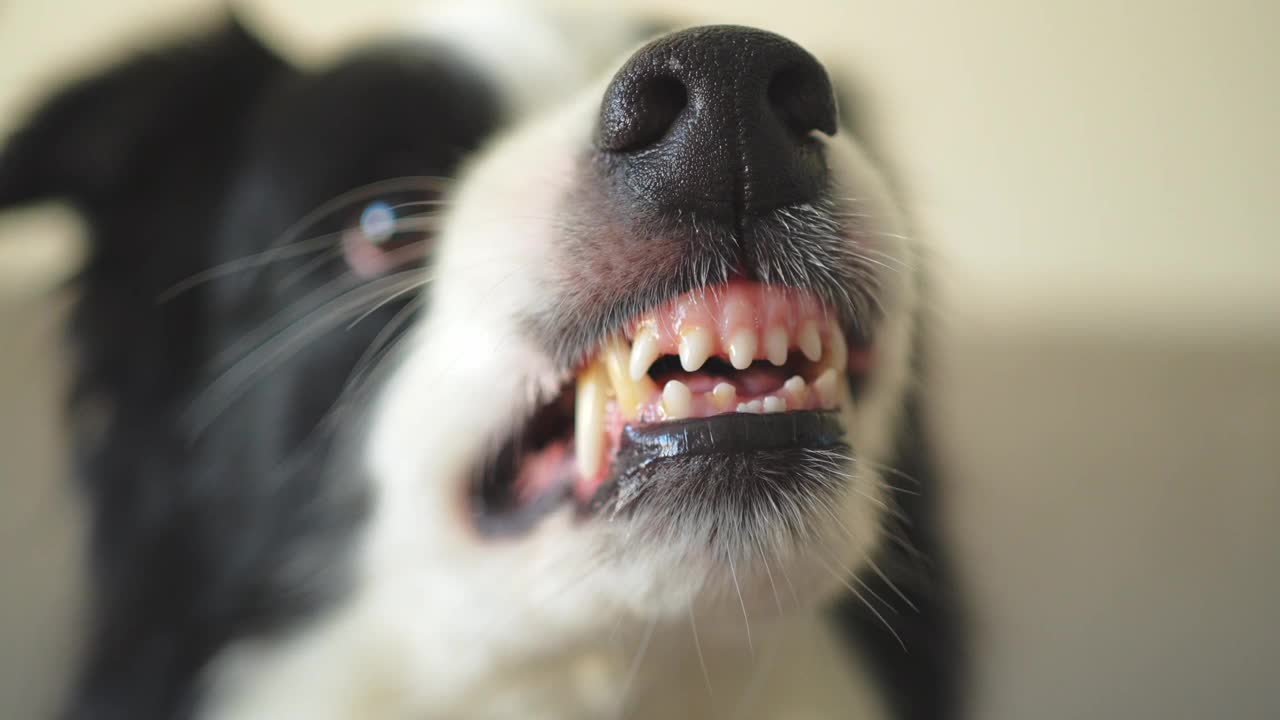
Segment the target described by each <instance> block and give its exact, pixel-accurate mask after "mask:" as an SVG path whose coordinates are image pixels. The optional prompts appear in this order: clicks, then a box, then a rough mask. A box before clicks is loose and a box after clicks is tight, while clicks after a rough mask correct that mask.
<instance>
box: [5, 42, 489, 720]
mask: <svg viewBox="0 0 1280 720" xmlns="http://www.w3.org/2000/svg"><path fill="white" fill-rule="evenodd" d="M499 120H500V108H499V104H498V98H497V96H496V94H495V93H494V92H493V91H492V90H491V89H490V88H489V87H488V85H487V84H486V83H485V81H484V79H483V78H481V77H479V76H478V75H473V74H471V73H468V72H466V71H465V69H464V67H463V66H462V65H461V64H460V63H458V62H457V61H456V60H455V59H454V58H450V57H446V56H443V55H441V54H439V53H438V52H433V51H431V50H430V49H429V48H422V47H417V46H413V45H410V44H405V45H401V46H384V47H380V48H377V49H372V50H369V51H367V52H363V53H361V54H359V55H356V56H353V57H351V58H348V59H346V60H345V61H343V62H341V63H339V64H338V65H336V66H335V67H333V68H331V69H329V70H326V71H324V72H320V73H316V74H308V73H304V72H301V71H299V70H296V69H294V68H292V67H290V66H289V65H288V64H286V63H285V62H283V61H282V60H280V59H279V58H277V57H275V56H274V55H273V54H272V53H271V52H269V51H268V50H267V49H265V48H264V47H262V46H261V45H260V44H259V43H258V42H256V41H255V40H254V39H253V38H252V37H251V36H250V35H249V33H247V32H246V31H245V30H243V29H242V28H241V27H240V26H239V25H237V24H235V23H231V24H229V25H228V26H227V27H226V28H225V29H223V30H221V31H219V32H217V33H215V34H213V35H211V36H209V37H207V38H204V39H201V40H199V41H197V42H194V43H191V44H187V45H183V46H180V47H174V48H171V49H168V50H165V51H161V52H156V53H153V54H150V55H148V56H146V57H141V58H137V59H133V60H130V61H128V62H127V63H125V64H123V65H121V66H119V67H116V68H114V69H111V70H109V71H107V72H105V73H104V74H102V75H100V76H98V77H94V78H90V79H88V80H85V81H83V82H81V83H79V84H76V85H73V86H72V87H70V88H69V89H67V90H64V91H63V92H61V93H60V94H59V95H57V96H56V97H54V98H53V99H51V100H50V101H49V102H48V103H46V104H45V105H44V106H43V107H42V108H40V109H39V110H38V111H37V112H35V113H34V114H33V115H32V117H31V119H30V120H29V122H28V124H27V126H26V127H25V129H23V130H21V131H20V132H19V133H17V134H16V135H15V136H14V137H12V138H11V139H10V140H9V142H8V143H7V145H6V147H5V149H4V152H3V154H0V207H4V206H11V205H16V204H19V203H25V202H30V201H35V200H40V199H45V198H63V199H66V200H68V201H70V202H71V203H72V204H73V205H74V207H76V208H77V209H78V210H79V211H81V212H82V213H83V214H84V216H85V218H86V219H87V221H88V226H89V228H90V232H91V234H92V237H91V242H92V250H91V255H90V258H89V261H88V263H87V266H86V267H85V269H84V271H83V273H82V275H81V276H80V278H79V280H78V282H77V289H78V291H79V293H80V300H79V302H78V303H77V306H76V309H75V313H74V319H73V322H72V326H73V327H72V333H71V336H72V345H73V347H74V349H75V354H76V369H77V379H76V384H75V389H74V392H73V394H72V398H71V413H72V418H73V421H75V423H76V425H77V427H78V431H77V432H76V449H77V454H78V475H79V478H80V481H81V483H82V485H83V488H84V491H85V492H86V493H87V494H88V496H89V502H88V506H89V508H90V509H91V522H92V531H91V537H90V546H91V552H92V562H93V573H92V587H93V593H92V595H93V597H94V598H95V606H94V607H93V609H92V618H91V633H90V636H89V638H88V639H87V641H86V644H87V647H86V648H85V652H84V657H85V659H84V663H83V666H82V668H81V671H80V673H79V678H78V681H77V682H76V685H75V690H74V693H73V698H72V701H71V703H70V705H69V707H68V709H67V713H66V717H68V718H77V719H79V718H83V719H85V720H88V719H90V718H92V719H93V720H110V719H112V718H121V719H124V718H128V719H130V720H139V719H145V718H181V717H186V716H188V715H189V714H190V713H191V712H192V710H193V708H194V706H195V703H196V702H197V699H198V695H199V692H200V688H199V687H198V684H197V681H198V677H199V673H200V671H201V670H202V669H203V668H204V667H205V666H206V664H207V663H208V662H209V661H210V659H211V658H212V657H213V656H214V655H215V654H216V653H217V652H218V651H219V650H220V649H222V648H224V647H226V646H227V645H228V644H229V643H231V642H233V641H235V640H236V639H239V638H243V637H247V636H254V635H261V634H264V633H272V632H279V631H281V630H283V629H285V628H286V627H287V626H288V625H289V623H291V622H295V621H297V620H298V619H300V618H304V617H306V616H307V615H308V613H310V612H312V611H314V610H315V609H316V608H318V607H319V606H321V605H323V604H324V603H325V602H327V601H328V600H329V599H331V598H332V596H333V595H334V594H335V593H338V592H341V590H342V588H343V581H342V568H343V561H342V550H343V548H346V547H349V546H350V544H351V543H349V542H347V540H348V539H349V537H350V535H351V534H352V533H354V532H356V531H357V529H358V527H359V524H360V523H359V521H360V517H361V515H362V513H363V512H364V510H365V506H366V503H367V488H366V487H365V483H364V482H363V481H362V480H361V479H360V478H358V477H354V476H349V475H348V474H347V473H346V472H345V465H344V463H342V462H341V460H342V457H341V447H342V440H343V439H342V438H340V437H338V436H336V435H335V434H334V433H333V432H331V429H332V427H333V424H332V423H323V422H322V420H324V419H325V418H326V417H328V416H329V414H330V413H331V411H333V410H334V409H335V406H336V403H337V402H338V400H339V395H340V393H341V392H342V391H343V389H344V388H345V387H346V386H347V385H348V383H349V381H350V380H351V375H352V372H353V370H355V369H356V365H357V363H358V362H359V361H360V360H361V359H362V357H363V356H364V355H365V353H366V351H368V350H369V346H370V345H371V344H372V343H373V341H374V340H375V338H376V337H378V333H379V332H380V331H381V330H382V329H383V328H384V327H386V326H387V325H388V322H389V320H390V318H391V317H392V316H394V314H395V313H396V312H398V311H399V310H400V308H401V307H402V303H390V304H388V305H387V306H386V307H383V308H381V309H379V310H377V311H376V312H373V313H372V314H370V315H369V316H368V317H366V318H364V319H363V320H361V321H360V322H359V323H357V324H356V325H355V326H354V327H352V328H350V329H347V328H346V324H347V323H348V322H351V321H352V320H354V319H355V317H347V318H346V322H344V323H342V324H341V325H339V326H338V327H337V328H336V329H331V332H327V333H319V332H318V333H315V335H316V337H314V338H312V339H311V341H310V342H309V343H308V344H307V348H306V351H305V352H302V353H298V354H296V355H294V356H292V357H289V358H272V360H271V362H267V363H265V364H264V365H262V366H261V367H258V368H257V370H258V372H255V373H252V380H251V382H252V383H253V386H252V391H251V392H244V391H243V388H236V387H227V386H226V383H225V382H223V383H222V384H221V385H219V384H217V383H218V381H219V379H220V378H225V377H226V375H225V373H226V371H227V370H228V368H233V367H234V366H235V363H236V362H237V361H241V360H246V358H247V361H251V362H253V363H255V366H256V363H258V362H259V361H261V360H262V358H261V353H258V354H257V355H255V354H254V353H255V351H256V350H258V349H259V348H261V347H263V346H266V345H267V343H268V341H269V340H270V339H271V338H272V336H273V335H274V334H275V333H279V332H281V331H282V328H283V327H284V326H285V325H286V324H287V322H286V321H287V320H290V319H297V318H298V317H301V316H304V315H305V314H306V313H311V312H315V311H320V312H318V313H317V314H316V315H314V316H313V317H319V316H320V315H321V314H324V312H325V311H324V310H322V307H324V306H325V303H332V302H333V301H335V299H336V298H339V297H343V296H342V295H341V293H342V292H344V291H356V290H359V288H360V285H361V282H360V281H359V280H356V279H354V278H352V277H351V276H350V275H349V274H347V273H346V266H345V265H344V263H343V260H342V257H341V254H340V253H337V252H333V248H334V247H336V246H337V239H336V235H334V236H333V237H334V242H333V243H332V245H331V246H329V247H326V248H325V249H324V251H321V252H311V253H307V254H304V255H299V256H297V257H282V258H280V259H278V260H277V261H273V262H269V263H267V262H264V263H260V264H256V265H253V266H250V267H247V268H244V269H241V270H239V271H237V272H229V273H227V274H225V276H222V277H217V278H213V279H211V280H209V281H208V282H191V283H184V281H187V280H189V279H191V278H192V277H193V276H196V274H197V273H201V272H202V271H206V270H208V269H209V268H217V267H220V266H222V265H224V264H225V263H229V262H232V261H236V260H237V259H240V258H244V257H247V256H251V255H253V254H255V253H260V252H262V251H264V250H267V249H268V248H269V247H271V246H272V245H273V243H280V242H281V241H282V240H283V239H285V238H290V239H292V240H307V239H314V238H320V237H323V236H325V235H326V234H329V233H335V232H336V231H338V230H340V229H341V228H342V227H344V226H345V225H348V224H349V223H350V221H351V219H352V217H353V215H354V213H357V212H358V211H359V210H360V205H361V204H362V203H363V202H367V201H368V200H372V199H374V198H375V197H376V195H375V194H374V193H369V194H368V197H363V198H357V199H356V200H354V201H353V203H352V204H351V205H345V206H340V207H336V208H334V209H333V212H331V213H328V214H326V215H325V216H323V217H318V218H313V222H310V223H308V224H307V226H305V227H295V228H292V230H293V232H290V230H291V226H292V225H293V223H295V222H296V221H297V220H298V219H299V218H302V217H304V216H305V215H307V213H309V212H311V211H312V210H314V209H315V208H317V207H319V206H321V205H322V204H323V203H325V202H326V201H330V200H332V199H333V198H334V197H336V196H339V195H341V194H342V193H345V192H348V191H351V190H353V189H356V188H360V187H362V186H366V185H368V184H369V183H373V182H375V181H380V180H385V179H387V178H398V177H404V176H444V177H447V176H449V175H451V174H452V173H453V171H454V169H455V166H456V164H457V162H458V160H459V159H460V158H461V157H462V156H464V155H465V154H466V153H468V152H469V151H471V150H473V149H474V148H475V147H476V146H477V145H478V144H479V143H480V141H481V140H482V139H483V138H485V137H486V136H487V135H488V134H489V133H490V132H492V130H493V129H494V128H495V127H496V126H497V124H498V122H499ZM406 192H407V193H408V194H409V195H410V196H415V199H430V198H432V197H434V194H435V191H434V190H433V189H432V185H431V184H430V183H426V182H423V183H419V184H418V186H417V187H414V186H413V185H412V184H411V185H409V186H408V190H406V189H405V188H400V190H399V193H400V194H399V195H398V197H404V195H405V193H406ZM375 282H376V281H375ZM345 297H349V296H345ZM366 307H367V306H361V307H360V310H361V311H363V310H364V309H366ZM304 323H305V321H304ZM264 329H265V330H266V332H265V333H264V332H263V331H264ZM255 334H257V336H256V337H255ZM246 338H250V339H251V341H250V342H248V343H246V342H244V340H245V339H246ZM383 340H385V338H383ZM210 388H221V389H220V390H218V391H217V392H213V391H210V390H209V389H210ZM193 408H194V409H196V410H200V409H204V410H207V412H193Z"/></svg>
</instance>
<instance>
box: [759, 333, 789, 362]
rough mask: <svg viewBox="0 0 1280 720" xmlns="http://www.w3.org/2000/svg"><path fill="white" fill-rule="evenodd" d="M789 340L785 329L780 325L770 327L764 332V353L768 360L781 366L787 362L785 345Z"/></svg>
mask: <svg viewBox="0 0 1280 720" xmlns="http://www.w3.org/2000/svg"><path fill="white" fill-rule="evenodd" d="M790 342H791V340H790V339H789V338H788V337H787V331H786V329H784V328H780V327H771V328H769V329H768V330H766V331H765V333H764V354H765V357H767V358H769V362H771V363H773V364H774V365H777V366H778V367H781V366H783V365H786V364H787V351H788V348H787V345H788V344H789V343H790Z"/></svg>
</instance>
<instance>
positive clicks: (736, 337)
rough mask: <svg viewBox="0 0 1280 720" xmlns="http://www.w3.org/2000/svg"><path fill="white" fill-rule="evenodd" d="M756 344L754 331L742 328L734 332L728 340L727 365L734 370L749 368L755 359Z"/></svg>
mask: <svg viewBox="0 0 1280 720" xmlns="http://www.w3.org/2000/svg"><path fill="white" fill-rule="evenodd" d="M758 342H759V341H758V339H757V338H756V331H755V330H752V329H751V328H742V329H740V330H738V331H737V332H735V333H734V334H733V335H732V336H731V337H730V338H729V364H730V365H733V367H734V369H736V370H746V369H747V368H749V367H751V361H752V360H754V359H755V357H756V345H757V343H758Z"/></svg>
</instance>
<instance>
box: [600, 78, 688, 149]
mask: <svg viewBox="0 0 1280 720" xmlns="http://www.w3.org/2000/svg"><path fill="white" fill-rule="evenodd" d="M611 90H612V92H610V93H609V94H608V96H607V97H606V98H605V102H604V107H603V109H602V112H601V114H600V149H601V150H607V151H609V152H633V151H636V150H641V149H643V148H645V147H648V146H649V145H652V144H653V143H655V142H657V141H658V140H661V139H662V137H663V136H665V135H666V134H667V131H669V130H670V129H671V126H672V125H673V124H675V121H676V118H678V117H680V113H681V112H683V111H684V108H685V105H687V104H688V102H689V94H688V91H687V90H686V89H685V86H684V83H682V82H680V81H679V80H678V79H676V78H674V77H672V76H670V75H666V74H662V75H655V76H652V77H641V78H638V79H636V80H635V81H634V82H632V83H630V84H629V85H625V86H617V87H614V88H612V89H611Z"/></svg>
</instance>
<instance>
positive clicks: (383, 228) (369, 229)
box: [360, 200, 396, 245]
mask: <svg viewBox="0 0 1280 720" xmlns="http://www.w3.org/2000/svg"><path fill="white" fill-rule="evenodd" d="M360 234H362V235H364V238H365V240H368V241H369V242H371V243H373V244H374V245H382V244H384V243H386V242H387V241H388V240H390V239H391V238H393V237H395V234H396V210H395V208H393V207H391V205H390V204H389V203H386V202H384V201H382V200H378V201H375V202H371V203H369V204H368V205H366V206H365V208H364V210H363V211H361V213H360Z"/></svg>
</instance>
